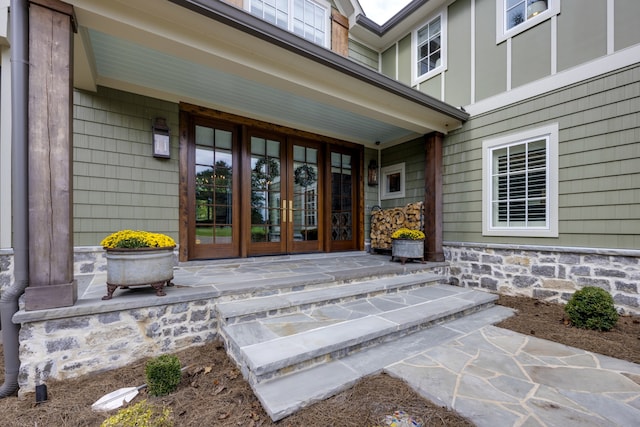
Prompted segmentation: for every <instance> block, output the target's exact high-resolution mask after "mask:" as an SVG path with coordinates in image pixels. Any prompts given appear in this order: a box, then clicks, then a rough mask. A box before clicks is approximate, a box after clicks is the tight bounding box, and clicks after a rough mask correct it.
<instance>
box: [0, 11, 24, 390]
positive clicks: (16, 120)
mask: <svg viewBox="0 0 640 427" xmlns="http://www.w3.org/2000/svg"><path fill="white" fill-rule="evenodd" d="M27 1H28V0H11V3H10V9H9V13H10V16H11V18H10V26H11V27H10V33H9V34H10V42H11V198H12V201H13V203H12V223H11V224H12V226H11V228H12V231H13V264H14V281H13V284H12V285H11V286H10V287H9V288H8V289H6V290H4V291H3V292H2V296H1V297H0V320H1V322H2V323H1V324H2V342H3V346H4V370H5V374H4V384H2V386H0V398H3V397H7V396H11V395H13V394H15V392H16V391H17V390H18V388H19V387H18V371H19V370H20V357H19V353H18V350H19V340H18V332H19V331H20V326H19V325H16V324H15V323H13V320H12V317H13V315H14V314H15V313H16V312H17V311H18V298H19V297H20V295H22V293H23V292H24V290H25V288H26V287H27V285H28V283H29V192H28V187H27V183H28V177H29V174H28V170H29V167H28V145H27V142H28V129H27V120H28V111H29V110H28V97H29V15H28V4H27Z"/></svg>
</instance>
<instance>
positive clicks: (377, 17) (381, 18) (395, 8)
mask: <svg viewBox="0 0 640 427" xmlns="http://www.w3.org/2000/svg"><path fill="white" fill-rule="evenodd" d="M359 2H360V6H362V9H363V10H364V13H365V15H367V18H369V19H371V20H372V21H374V22H375V23H377V24H380V25H382V24H384V23H385V22H387V21H388V20H389V18H391V17H392V16H393V15H395V14H396V13H398V12H399V11H400V9H402V8H403V7H405V6H406V5H408V4H409V3H410V0H359Z"/></svg>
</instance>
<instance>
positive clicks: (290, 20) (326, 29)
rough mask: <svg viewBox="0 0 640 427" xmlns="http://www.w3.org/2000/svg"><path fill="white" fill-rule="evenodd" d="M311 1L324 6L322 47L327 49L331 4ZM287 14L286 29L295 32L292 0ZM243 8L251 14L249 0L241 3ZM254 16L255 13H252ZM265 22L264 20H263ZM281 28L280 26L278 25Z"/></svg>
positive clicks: (322, 1) (328, 47) (319, 0)
mask: <svg viewBox="0 0 640 427" xmlns="http://www.w3.org/2000/svg"><path fill="white" fill-rule="evenodd" d="M309 1H311V2H313V3H316V4H317V5H319V6H321V7H323V8H324V12H325V13H324V44H323V47H326V48H327V49H330V48H331V4H330V3H329V2H328V1H326V0H309ZM288 4H289V6H288V14H287V21H288V22H287V27H288V28H287V31H289V32H290V33H292V34H295V33H294V32H293V0H288ZM243 8H244V10H245V11H246V12H247V13H249V14H251V0H244V3H243ZM254 16H255V15H254ZM265 22H266V21H265ZM273 25H275V24H273ZM278 28H281V27H278ZM295 35H296V36H298V37H300V38H302V39H304V40H307V41H309V42H311V43H313V41H311V40H308V39H305V38H304V37H302V36H300V35H297V34H295Z"/></svg>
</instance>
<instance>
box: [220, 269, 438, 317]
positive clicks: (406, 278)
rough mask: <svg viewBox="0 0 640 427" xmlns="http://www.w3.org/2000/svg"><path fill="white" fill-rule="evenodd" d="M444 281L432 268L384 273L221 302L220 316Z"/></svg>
mask: <svg viewBox="0 0 640 427" xmlns="http://www.w3.org/2000/svg"><path fill="white" fill-rule="evenodd" d="M442 281H444V277H442V276H439V275H437V274H433V273H430V272H426V273H414V274H404V275H396V276H389V277H381V278H377V279H375V280H365V281H358V282H354V283H347V284H342V285H336V284H333V283H331V284H330V285H329V284H327V286H324V287H322V288H310V289H306V288H305V289H303V290H301V291H297V292H285V293H278V294H275V295H269V296H262V297H254V298H246V299H240V300H234V301H227V302H221V303H218V304H217V306H216V310H217V313H218V319H219V320H220V321H221V322H222V323H223V324H227V325H230V324H234V323H238V322H246V321H251V320H255V319H256V318H260V317H268V316H278V315H282V314H285V313H292V312H297V311H300V309H301V308H302V309H305V310H308V309H310V308H315V307H319V306H323V305H327V304H335V303H341V302H347V301H352V300H356V299H361V298H368V297H373V296H376V295H380V294H385V293H394V292H397V291H398V290H403V289H411V288H416V287H422V286H425V285H427V284H433V283H437V282H442Z"/></svg>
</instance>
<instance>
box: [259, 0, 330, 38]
mask: <svg viewBox="0 0 640 427" xmlns="http://www.w3.org/2000/svg"><path fill="white" fill-rule="evenodd" d="M249 7H250V11H251V13H252V14H253V15H256V16H258V17H260V18H262V19H264V20H265V21H267V22H270V23H272V24H274V25H277V26H278V27H280V28H284V29H285V30H288V31H291V32H293V33H295V34H297V35H299V36H300V37H303V38H305V39H307V40H309V41H312V42H314V43H316V44H319V45H321V46H325V47H326V46H328V45H329V37H328V36H329V9H330V8H329V6H328V4H321V3H318V2H316V1H312V0H250V1H249Z"/></svg>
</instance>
